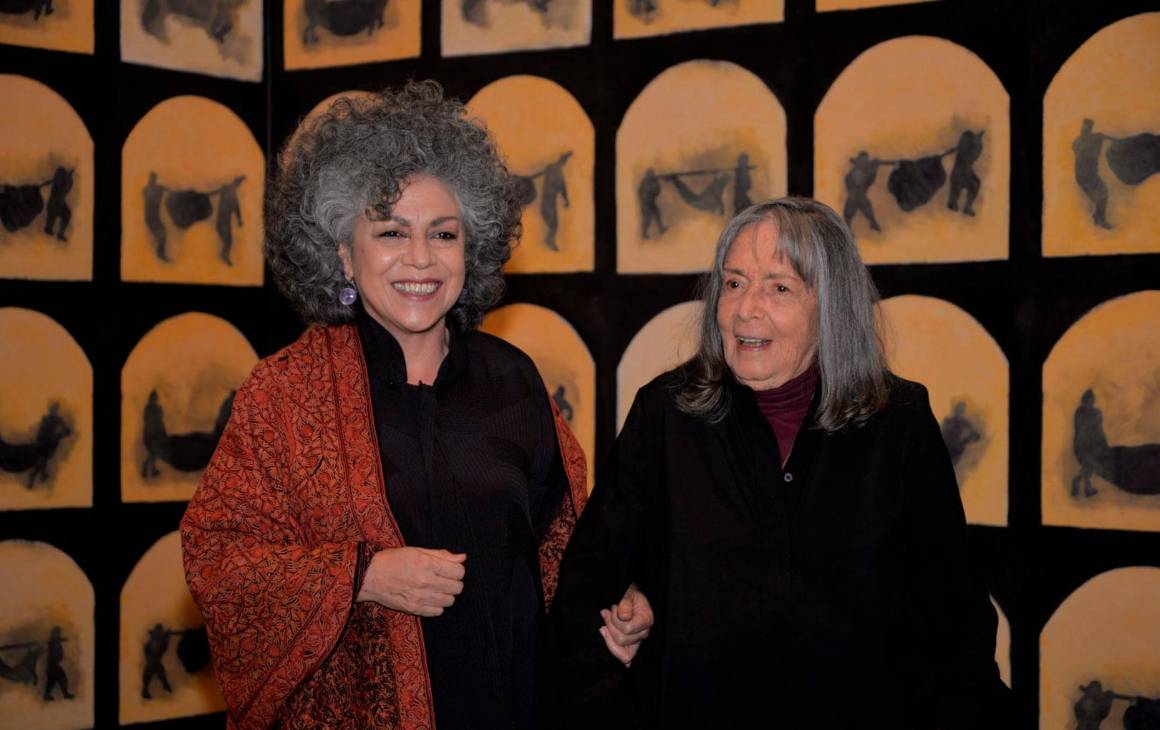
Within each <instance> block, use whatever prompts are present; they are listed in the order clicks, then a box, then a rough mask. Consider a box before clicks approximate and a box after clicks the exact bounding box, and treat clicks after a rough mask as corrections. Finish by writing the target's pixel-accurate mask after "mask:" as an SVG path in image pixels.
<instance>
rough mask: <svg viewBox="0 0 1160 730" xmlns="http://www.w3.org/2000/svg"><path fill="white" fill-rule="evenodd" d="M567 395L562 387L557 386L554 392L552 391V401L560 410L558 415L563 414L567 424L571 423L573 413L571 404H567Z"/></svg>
mask: <svg viewBox="0 0 1160 730" xmlns="http://www.w3.org/2000/svg"><path fill="white" fill-rule="evenodd" d="M567 395H568V393H567V391H565V390H564V386H562V385H557V386H556V390H554V391H552V400H553V401H555V402H556V407H557V408H559V409H560V413H561V414H563V416H564V418H565V419H566V420H567V421H568V423H571V422H572V416H573V415H574V411H573V409H572V404H571V403H569V402H568V398H567Z"/></svg>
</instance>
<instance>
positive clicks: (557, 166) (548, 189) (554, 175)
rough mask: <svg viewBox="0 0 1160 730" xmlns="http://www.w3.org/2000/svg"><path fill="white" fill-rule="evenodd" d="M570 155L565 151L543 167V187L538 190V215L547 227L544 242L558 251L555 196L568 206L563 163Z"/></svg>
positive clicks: (558, 221)
mask: <svg viewBox="0 0 1160 730" xmlns="http://www.w3.org/2000/svg"><path fill="white" fill-rule="evenodd" d="M570 157H572V152H571V151H569V152H565V153H564V154H562V155H560V159H558V160H556V161H555V162H553V163H552V164H550V165H548V166H547V167H545V168H544V181H543V189H542V190H541V191H540V216H541V217H543V219H544V224H545V225H546V226H547V227H548V233H547V235H546V236H545V238H544V243H545V244H547V246H548V248H550V249H552V250H553V251H559V250H560V249H559V248H558V247H557V246H556V231H557V230H559V228H560V218H559V214H558V213H557V211H556V198H561V199H562V200H563V201H564V207H565V208H568V207H570V205H571V204H570V203H569V202H568V187H567V185H565V183H564V165H565V164H566V163H567V162H568V159H569V158H570Z"/></svg>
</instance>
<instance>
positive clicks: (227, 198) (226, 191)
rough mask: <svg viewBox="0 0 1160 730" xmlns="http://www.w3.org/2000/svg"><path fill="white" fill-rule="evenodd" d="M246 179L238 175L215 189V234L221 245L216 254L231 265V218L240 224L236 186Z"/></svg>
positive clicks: (232, 237)
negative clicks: (216, 206) (216, 203)
mask: <svg viewBox="0 0 1160 730" xmlns="http://www.w3.org/2000/svg"><path fill="white" fill-rule="evenodd" d="M245 179H246V176H245V175H238V176H237V177H235V178H234V181H233V182H232V183H229V184H227V185H222V186H221V187H220V188H218V189H217V194H218V209H217V234H218V238H220V239H221V242H222V247H221V251H220V252H219V253H218V256H219V257H220V258H221V260H222V261H225V262H226V265H227V266H233V265H234V262H233V261H231V260H230V249H231V248H232V247H233V245H234V232H233V220H232V219H233V218H237V219H238V226H239V227H240V226H241V225H242V206H241V205H240V204H239V203H238V186H239V185H241V184H242V181H244V180H245Z"/></svg>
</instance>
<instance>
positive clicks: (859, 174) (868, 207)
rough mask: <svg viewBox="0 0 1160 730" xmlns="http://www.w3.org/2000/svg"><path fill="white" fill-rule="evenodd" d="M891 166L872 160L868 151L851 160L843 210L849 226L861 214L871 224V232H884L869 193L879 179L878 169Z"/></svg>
mask: <svg viewBox="0 0 1160 730" xmlns="http://www.w3.org/2000/svg"><path fill="white" fill-rule="evenodd" d="M889 164H892V163H890V162H888V161H886V160H879V159H877V158H873V159H871V157H870V154H869V153H868V152H867V151H866V150H860V151H859V152H858V154H857V155H855V156H854V157H852V158H851V159H850V171H849V172H847V173H846V177H845V183H846V205H845V207H843V209H842V217H843V218H845V219H846V225H847V226H852V225H853V221H854V216H855V215H857V214H858V213H861V214H862V215H864V216H866V220H867V221H869V222H870V228H871V230H874V231H881V230H882V228H881V227H880V226H879V225H878V219H877V218H875V217H874V206H873V205H872V204H871V203H870V195H869V193H870V186H871V185H873V184H874V180H875V179H877V177H878V168H879V167H880V166H882V165H889Z"/></svg>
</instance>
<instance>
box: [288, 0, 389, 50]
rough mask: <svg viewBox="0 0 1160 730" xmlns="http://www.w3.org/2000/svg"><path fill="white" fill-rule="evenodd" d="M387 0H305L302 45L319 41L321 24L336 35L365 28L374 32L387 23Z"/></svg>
mask: <svg viewBox="0 0 1160 730" xmlns="http://www.w3.org/2000/svg"><path fill="white" fill-rule="evenodd" d="M387 2H388V0H306V3H305V11H306V29H305V30H304V31H303V32H302V45H304V46H309V45H313V44H315V43H317V42H318V28H319V27H322V28H325V29H326V30H328V31H330V32H331V33H332V34H334V35H336V36H344V37H345V36H352V35H356V34H358V33H361V32H363V31H366V34H367V35H371V34H372V33H374V32H375V31H376V30H378V29H379V28H382V27H383V26H384V24H385V22H386V21H385V20H384V19H383V16H384V15H385V14H386V11H387Z"/></svg>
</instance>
